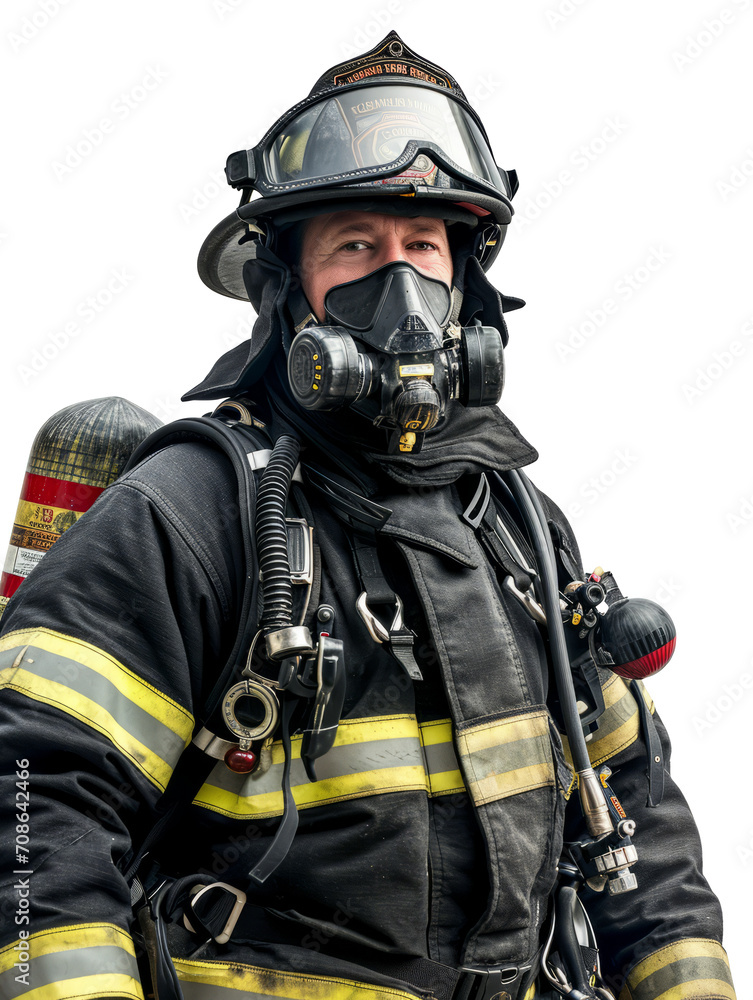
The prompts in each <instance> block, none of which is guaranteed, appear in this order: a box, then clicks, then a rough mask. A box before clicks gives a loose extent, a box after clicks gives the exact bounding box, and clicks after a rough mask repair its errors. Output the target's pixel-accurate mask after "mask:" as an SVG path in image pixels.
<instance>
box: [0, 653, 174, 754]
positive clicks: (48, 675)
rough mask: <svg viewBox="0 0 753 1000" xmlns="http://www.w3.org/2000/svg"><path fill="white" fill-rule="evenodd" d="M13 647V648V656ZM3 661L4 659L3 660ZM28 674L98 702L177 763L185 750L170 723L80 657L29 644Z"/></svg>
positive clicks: (137, 736) (145, 742)
mask: <svg viewBox="0 0 753 1000" xmlns="http://www.w3.org/2000/svg"><path fill="white" fill-rule="evenodd" d="M12 654H13V651H11V656H12ZM0 665H2V662H1V661H0ZM21 668H22V669H23V670H24V671H25V672H26V673H27V674H33V675H34V676H35V677H39V678H40V679H42V680H45V681H53V682H55V683H56V684H61V685H64V686H65V687H66V688H68V689H70V690H71V691H76V692H77V693H79V694H81V695H84V696H85V697H86V698H87V699H89V700H90V701H93V702H96V704H97V705H100V706H101V707H102V708H104V709H106V710H107V712H109V714H110V715H111V716H112V717H113V719H115V721H116V722H117V723H118V724H119V725H120V726H122V727H123V729H125V730H126V731H127V732H128V733H129V734H130V735H131V736H132V737H133V738H135V739H136V740H138V741H139V743H142V744H143V745H144V746H146V747H148V748H149V749H150V750H151V751H152V752H153V753H155V754H156V755H157V756H158V757H160V758H161V759H162V760H163V761H165V762H166V763H168V764H169V765H170V766H171V767H174V766H175V764H176V762H177V760H178V758H179V757H180V755H181V753H182V752H183V747H184V741H183V738H182V737H181V736H180V735H178V734H177V733H175V732H173V730H172V729H170V727H169V726H166V725H165V724H164V723H162V722H160V720H159V719H156V718H155V717H154V716H153V715H151V714H150V713H149V711H147V709H146V708H142V707H141V705H139V704H137V703H136V702H135V701H132V700H131V699H130V698H128V697H126V695H124V694H123V693H122V692H121V691H120V690H118V688H117V687H116V686H115V684H114V683H113V682H112V681H110V680H108V679H107V678H106V677H103V676H102V674H99V673H97V671H96V670H92V669H90V668H89V667H87V666H84V664H83V663H79V661H78V660H72V659H69V658H68V657H65V656H61V655H60V654H59V653H50V652H48V651H47V650H44V649H40V648H39V647H38V646H29V649H28V653H27V655H26V656H25V657H24V659H23V662H22V663H21Z"/></svg>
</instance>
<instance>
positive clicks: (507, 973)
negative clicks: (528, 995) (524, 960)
mask: <svg viewBox="0 0 753 1000" xmlns="http://www.w3.org/2000/svg"><path fill="white" fill-rule="evenodd" d="M530 970H531V963H530V962H529V963H528V964H527V965H497V966H492V967H491V968H474V967H473V966H469V965H464V966H463V967H462V968H461V969H460V973H461V975H460V979H458V982H457V986H456V987H455V992H454V993H453V1000H517V997H518V993H519V990H520V983H521V981H522V979H523V977H524V976H525V975H526V973H528V972H530Z"/></svg>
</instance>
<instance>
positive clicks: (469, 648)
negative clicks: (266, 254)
mask: <svg viewBox="0 0 753 1000" xmlns="http://www.w3.org/2000/svg"><path fill="white" fill-rule="evenodd" d="M262 447H264V445H263V443H262V444H260V448H262ZM267 447H268V446H267ZM306 457H307V460H312V455H311V454H309V455H307V456H306ZM313 460H317V456H316V454H315V453H314V454H313ZM510 464H514V462H511V463H510ZM304 480H305V471H304ZM476 482H478V472H477V473H475V478H473V477H471V476H470V474H467V475H466V476H464V477H460V478H459V479H458V480H457V481H455V482H449V483H445V484H443V485H427V486H426V487H425V488H423V487H417V486H415V485H412V486H408V485H400V484H399V483H397V482H395V481H394V480H389V481H388V480H386V479H385V480H384V481H383V482H382V486H381V490H380V492H379V493H378V495H376V496H375V497H374V499H376V500H378V502H379V503H380V504H383V505H384V506H386V507H387V508H389V509H390V510H391V511H392V514H391V516H390V518H389V519H388V521H387V523H386V525H385V526H384V528H383V530H382V532H381V534H380V539H379V556H380V561H381V565H382V569H383V571H384V574H385V577H386V578H387V580H388V582H389V585H390V587H391V588H393V589H394V591H395V592H396V593H398V594H399V595H400V596H401V597H402V599H403V601H404V604H405V608H406V611H405V614H406V619H407V621H408V624H409V625H410V626H411V628H412V629H413V630H414V631H415V633H416V636H417V638H416V641H415V644H414V651H415V655H416V659H417V661H418V663H419V665H420V668H421V671H422V674H423V680H422V681H420V682H418V681H416V682H414V681H413V680H411V679H410V678H409V677H408V676H407V674H406V672H405V670H404V669H403V667H402V666H401V665H400V663H399V662H398V661H397V660H396V659H395V658H394V657H393V656H391V655H390V652H389V650H388V649H387V648H386V647H385V646H384V645H383V644H379V643H377V642H375V641H374V639H373V638H372V637H371V636H370V634H369V632H368V631H367V628H366V626H365V624H364V622H363V621H362V619H361V618H360V617H359V615H358V614H356V613H355V611H354V608H355V603H356V600H357V598H358V596H359V592H360V590H361V581H360V579H359V576H358V573H357V572H356V567H355V563H354V559H353V555H352V552H351V547H350V544H349V540H348V537H347V531H346V529H345V527H344V525H343V524H342V523H341V521H340V520H339V519H338V518H337V517H336V516H335V513H334V512H333V510H332V509H331V507H330V506H329V505H328V504H327V502H326V501H325V500H324V499H322V498H321V497H320V496H319V495H318V494H317V493H315V492H313V491H311V490H309V489H307V488H306V486H305V484H304V485H303V486H302V487H299V486H297V487H296V489H302V490H303V494H304V496H305V497H306V500H307V502H308V504H309V505H310V507H311V514H312V515H313V524H314V531H315V539H316V543H317V545H318V547H319V550H320V553H321V566H322V571H321V579H320V586H321V594H320V597H319V603H327V604H329V605H331V606H332V607H333V608H334V610H335V619H334V626H333V635H335V636H336V637H337V638H339V639H341V640H342V641H343V643H344V650H345V662H346V672H347V693H346V698H345V705H344V710H343V716H342V722H341V724H340V727H339V730H338V734H337V739H336V742H335V745H334V746H333V748H332V749H331V750H330V751H329V752H328V753H327V754H326V755H325V756H324V757H322V758H321V759H320V760H319V761H318V762H317V768H316V780H315V781H311V780H310V779H309V777H308V776H307V774H306V773H305V771H304V768H303V766H302V764H301V760H300V736H295V737H294V738H293V742H292V756H293V761H292V769H291V786H292V790H293V794H294V797H295V801H296V804H297V808H298V813H299V829H298V833H297V835H296V837H295V839H294V841H293V844H292V848H291V849H290V851H289V853H288V855H287V857H286V858H285V860H284V861H283V862H282V864H281V865H280V866H279V868H278V869H277V870H276V871H275V872H274V874H273V875H272V876H271V877H270V878H269V879H268V880H267V881H266V882H265V883H264V885H263V886H252V885H250V884H249V880H248V877H247V872H248V870H249V868H250V867H252V866H253V864H254V863H255V862H256V861H258V859H259V858H260V857H261V856H262V854H263V853H264V850H265V849H266V847H267V845H268V844H269V843H270V839H271V837H272V836H273V835H274V832H275V830H276V829H277V827H278V825H279V822H280V817H281V814H282V810H283V798H282V792H281V782H282V778H281V774H282V768H283V758H284V755H283V751H282V747H281V744H280V742H279V740H277V739H275V741H274V742H273V743H271V745H269V746H267V747H265V749H264V753H263V755H262V756H263V760H262V766H260V767H259V768H258V769H257V770H256V771H254V772H252V773H250V774H246V775H244V774H237V773H234V772H232V771H230V770H229V769H228V768H227V767H226V766H225V764H224V763H223V761H222V760H218V761H216V763H214V764H213V766H212V767H211V768H210V769H209V773H208V777H207V778H206V780H205V781H204V783H203V785H202V786H201V787H200V788H199V789H198V790H197V791H196V792H195V798H194V801H193V803H192V805H191V806H190V809H189V810H188V811H187V813H186V814H185V815H184V816H183V817H182V818H181V821H180V823H179V824H178V825H177V826H176V827H175V828H173V829H170V830H169V831H168V833H167V836H166V838H165V839H164V840H163V842H162V844H161V846H160V848H159V849H158V852H157V853H158V855H159V861H160V864H161V866H162V869H163V870H164V871H165V872H166V873H167V874H169V875H172V876H181V875H187V874H192V873H202V874H203V875H204V876H206V877H207V879H210V878H214V879H219V880H221V881H223V882H227V883H229V884H232V885H235V886H238V887H240V888H243V889H245V890H246V891H247V893H248V896H249V901H250V902H251V903H253V904H254V906H253V908H251V907H249V912H250V915H249V916H247V917H243V918H242V919H241V920H240V921H239V924H238V928H237V932H236V933H235V934H234V935H233V937H232V938H231V940H230V941H229V942H227V943H224V944H216V943H214V942H210V943H209V944H208V945H206V944H205V945H203V946H201V947H200V945H201V941H200V940H199V939H197V937H196V936H195V935H193V934H191V933H190V932H189V931H188V930H187V929H185V927H183V925H182V923H181V921H180V920H176V922H175V923H173V924H172V925H171V928H170V941H171V947H172V950H173V954H174V956H175V968H176V970H177V974H178V977H179V979H180V981H181V984H182V988H183V992H184V995H185V996H186V997H187V998H188V1000H194V998H202V1000H204V998H211V1000H215V998H216V1000H234V998H235V997H237V996H239V995H241V994H243V995H245V996H250V997H275V998H294V1000H307V998H314V997H316V998H319V997H322V998H324V997H335V998H337V1000H341V998H353V1000H356V998H358V1000H374V998H380V1000H385V998H391V1000H395V998H402V997H406V998H407V997H413V996H416V995H424V996H431V995H432V992H431V984H430V983H426V984H424V985H423V986H421V985H418V984H416V983H415V982H412V981H411V980H410V978H408V979H406V978H405V977H404V976H403V975H402V974H401V973H400V969H401V963H403V964H404V963H405V962H408V961H409V960H412V959H415V958H419V959H429V960H431V961H434V962H436V963H441V964H443V965H448V966H454V967H457V966H459V965H461V964H471V965H480V966H484V965H495V964H500V963H511V964H512V963H525V962H526V961H530V960H531V958H532V957H533V956H534V955H535V953H536V951H537V949H538V947H539V945H540V941H541V937H542V933H543V927H544V924H545V920H546V917H547V911H548V902H549V896H550V892H551V889H552V886H553V884H554V879H555V866H556V864H557V861H558V859H559V857H560V854H561V851H562V844H563V838H564V839H567V840H572V839H577V838H578V837H579V836H583V835H584V830H583V825H582V818H581V815H580V809H579V806H578V804H577V796H574V795H572V794H571V792H572V771H571V768H570V765H569V760H570V758H569V751H568V748H567V743H566V741H565V742H564V745H563V740H562V738H561V734H560V733H559V732H558V727H557V725H556V723H555V721H554V719H553V716H552V714H551V712H550V710H549V708H548V704H549V703H550V702H551V691H550V680H549V676H550V675H549V666H548V663H547V652H546V648H545V643H544V640H543V638H542V634H541V631H540V628H539V626H538V625H536V623H535V622H534V621H533V620H532V619H531V618H530V617H529V616H528V615H527V613H526V612H525V610H524V609H523V608H522V607H521V605H520V604H519V603H518V602H517V601H516V600H515V599H514V598H513V597H511V596H510V595H509V593H508V592H507V591H506V590H505V589H504V588H503V587H502V586H501V583H500V574H499V572H498V568H497V567H495V566H494V565H493V564H492V562H491V561H490V559H489V557H488V555H487V553H486V551H485V550H484V548H483V547H482V546H481V545H480V543H479V538H478V536H477V533H476V532H475V531H474V529H473V528H472V527H471V526H470V525H469V524H467V523H465V522H464V521H463V520H462V518H461V516H460V515H461V513H462V512H463V509H464V507H465V505H466V503H467V500H466V499H465V498H466V496H467V495H468V489H469V488H470V487H469V484H470V486H473V484H474V483H476ZM547 510H548V513H549V515H550V516H551V518H552V519H553V520H554V521H555V522H556V523H557V524H558V525H559V531H560V536H561V541H562V544H563V545H564V546H566V547H567V549H568V551H569V553H570V557H571V558H572V559H573V560H574V561H575V562H576V563H577V561H578V558H579V557H578V554H577V548H576V546H575V542H574V540H573V538H572V536H571V533H570V529H569V527H568V525H567V524H566V523H565V521H564V518H563V517H562V515H561V513H560V512H559V511H558V510H557V509H556V508H555V507H554V505H551V504H550V505H548V507H547ZM240 524H241V519H240V517H239V507H238V492H237V484H236V477H235V474H234V472H233V470H232V468H231V466H230V464H229V462H228V460H227V458H226V457H225V456H224V455H223V454H222V453H221V452H219V451H218V450H217V449H215V448H213V447H211V446H210V445H208V444H203V443H190V442H187V443H182V444H174V445H171V446H169V447H167V448H165V449H163V450H161V451H159V452H157V453H156V454H154V455H153V456H151V457H149V458H148V459H146V460H145V461H144V462H143V463H142V464H141V465H140V466H138V467H137V468H136V469H135V470H133V471H132V472H130V473H128V474H127V475H126V476H125V477H123V478H121V479H120V480H119V481H118V482H117V483H115V484H114V485H113V486H111V487H109V488H108V489H107V490H106V491H105V492H104V494H103V495H102V496H101V497H100V498H99V499H98V500H97V502H96V503H95V505H94V507H93V508H92V509H91V510H90V511H89V512H88V513H87V514H86V515H85V516H84V517H83V518H82V519H80V521H79V522H78V523H77V524H75V525H74V526H73V527H72V528H71V529H70V530H69V531H68V532H67V533H66V534H65V535H64V536H63V537H62V538H61V540H60V541H59V542H57V543H56V545H55V546H54V547H53V548H52V550H51V551H50V552H49V553H48V554H47V555H46V556H45V557H44V560H43V561H42V563H41V565H40V566H39V567H37V568H36V569H35V570H34V572H33V574H32V575H31V577H30V578H29V579H28V580H27V581H25V582H24V584H23V585H22V586H21V588H20V590H19V591H18V593H17V595H16V596H15V597H14V598H13V600H12V601H11V603H10V605H9V607H8V610H7V612H6V614H5V616H4V618H3V622H2V626H3V628H2V639H1V640H0V679H1V680H2V688H3V691H2V697H1V699H0V727H1V728H0V731H1V732H2V740H0V753H2V755H3V758H4V760H3V769H2V774H3V776H4V777H3V798H2V801H3V803H5V804H6V807H4V809H3V821H2V822H3V830H2V834H1V835H0V850H1V851H2V858H3V860H2V888H1V889H0V908H1V911H2V914H3V919H2V939H1V940H0V946H2V950H0V961H1V963H2V964H0V995H1V996H3V997H6V996H7V997H16V996H24V995H25V994H26V993H27V992H29V993H30V995H31V996H33V998H34V1000H47V998H48V997H49V998H51V997H53V996H54V997H55V998H59V1000H68V998H71V1000H72V998H74V997H114V996H117V997H129V998H131V997H132V998H141V996H142V991H141V986H140V984H139V973H138V969H137V963H136V957H135V948H134V944H133V941H132V936H131V933H130V931H129V928H130V927H131V906H130V898H129V886H128V885H127V884H126V882H125V880H124V878H123V875H122V867H123V866H122V864H120V865H119V863H120V862H121V861H122V859H123V858H124V857H127V855H128V852H129V851H130V850H131V848H132V844H133V841H134V839H138V838H141V837H143V836H144V834H145V832H146V831H147V830H148V829H149V827H150V825H151V823H152V822H153V817H154V814H155V809H157V807H158V806H159V803H160V801H161V799H162V796H163V794H164V792H165V789H166V788H167V786H168V784H169V782H170V778H171V775H172V773H173V771H174V769H175V767H176V765H177V763H178V760H179V758H180V757H181V753H182V751H183V750H184V747H186V746H187V744H189V742H190V741H191V739H192V734H193V733H194V729H195V727H196V726H197V725H198V720H199V719H200V717H201V714H202V706H203V703H204V699H205V698H206V696H207V693H208V691H209V689H210V688H211V686H212V683H213V680H214V678H215V677H216V675H217V672H218V671H219V670H220V669H221V667H222V666H223V664H224V663H225V660H226V658H227V656H228V653H229V650H230V648H231V647H232V645H233V642H234V639H235V635H236V630H237V626H238V614H239V595H240V593H241V592H242V588H243V585H244V581H245V576H246V573H247V572H249V571H251V572H253V571H254V570H253V568H251V569H250V570H249V568H248V567H247V566H246V565H245V563H244V559H243V545H242V540H241V528H240ZM381 612H382V613H384V609H381ZM602 681H603V693H604V702H605V711H604V714H603V715H602V717H601V719H600V720H599V727H598V729H597V731H596V732H595V734H594V736H593V737H592V739H591V741H590V743H589V748H590V754H591V757H592V760H593V762H594V763H595V764H599V763H602V762H604V761H608V762H609V766H610V767H611V769H612V771H613V772H614V777H613V779H612V783H613V786H614V788H615V791H616V793H617V795H618V796H619V797H620V799H621V801H622V803H623V806H624V808H625V810H626V811H627V813H628V815H629V816H631V817H632V818H633V819H634V820H635V821H636V824H637V833H636V835H635V838H634V842H635V844H636V846H637V850H638V854H639V862H638V864H637V865H636V868H635V871H636V874H637V877H638V883H639V886H638V889H637V890H635V891H633V892H630V893H627V894H625V895H623V896H621V897H619V898H618V899H616V900H615V899H614V898H610V897H608V895H607V894H606V893H601V894H599V893H596V892H593V891H591V890H588V889H587V890H586V891H585V892H584V894H583V899H584V902H585V905H586V907H587V909H588V912H589V914H590V918H591V921H592V923H593V925H594V927H595V928H596V932H597V935H598V939H599V943H600V946H601V952H602V966H603V972H604V976H605V978H606V980H607V982H609V983H610V984H611V986H612V988H613V990H614V991H615V995H617V994H619V996H620V997H621V998H622V1000H658V998H659V997H664V996H666V995H671V996H680V995H682V996H687V997H704V998H724V1000H732V998H734V995H735V994H734V989H733V987H732V984H731V978H730V974H729V970H728V966H727V962H726V956H725V953H724V951H723V949H722V947H721V944H720V941H721V917H720V911H719V906H718V903H717V900H716V898H715V897H714V895H713V894H712V892H711V891H710V889H709V887H708V885H707V883H706V881H705V879H704V878H703V875H702V873H701V851H700V845H699V842H698V836H697V832H696V829H695V826H694V823H693V819H692V817H691V814H690V812H689V809H688V806H687V804H686V803H685V800H684V799H683V797H682V794H681V793H680V791H679V789H678V788H677V787H676V786H675V784H674V783H673V781H672V779H671V777H670V776H669V774H668V773H666V774H665V789H664V797H663V801H662V803H661V805H660V806H658V807H656V808H651V807H649V806H648V805H647V776H646V775H647V756H646V755H647V750H646V745H645V742H644V737H643V732H642V728H641V723H640V714H639V711H638V705H637V703H636V699H635V697H634V694H633V693H631V690H630V689H629V687H628V685H627V684H626V683H625V682H624V681H623V680H622V679H621V678H620V677H618V676H617V675H615V674H611V673H607V672H605V673H604V675H603V677H602ZM638 697H642V698H644V699H645V703H646V705H647V706H648V707H649V709H650V710H651V711H652V712H653V703H652V702H651V699H650V697H649V695H648V693H647V692H645V691H643V690H642V691H640V692H639V693H638ZM654 718H655V723H656V727H657V729H658V732H659V734H660V737H661V740H662V754H663V758H664V767H665V771H668V768H669V754H670V748H669V744H668V742H667V738H666V734H665V732H664V729H663V727H662V725H661V722H660V720H659V718H658V716H654ZM217 732H218V735H219V736H221V738H223V739H229V738H230V734H229V733H228V732H227V731H220V730H219V729H218V730H217ZM25 775H26V777H24V776H25ZM9 803H15V804H16V806H17V807H18V808H17V809H16V812H15V813H14V812H12V811H11V809H10V808H8V805H7V804H9ZM23 814H25V816H26V822H22V821H21V820H20V819H19V817H21V819H23ZM18 831H20V833H18V835H17V832H18ZM24 831H26V832H24ZM26 836H28V841H27V840H25V839H24V837H26ZM679 984H686V986H685V992H682V993H674V992H670V993H669V994H667V992H666V991H667V990H670V991H671V990H672V988H673V987H677V986H679ZM533 995H534V992H533V990H531V991H530V992H529V993H528V996H533Z"/></svg>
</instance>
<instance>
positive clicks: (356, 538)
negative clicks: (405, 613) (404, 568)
mask: <svg viewBox="0 0 753 1000" xmlns="http://www.w3.org/2000/svg"><path fill="white" fill-rule="evenodd" d="M349 537H350V547H351V549H352V550H353V556H354V558H355V562H356V568H357V570H358V576H359V578H360V580H361V589H362V590H365V591H366V593H367V594H368V599H369V604H388V605H389V606H390V607H391V608H393V607H394V606H395V591H394V590H393V589H392V588H391V587H390V585H389V584H388V583H387V581H386V580H385V578H384V573H383V572H382V567H381V566H380V564H379V554H378V552H377V548H376V538H374V539H373V540H372V539H368V540H367V539H366V537H365V536H364V535H361V534H355V532H352V533H350V536H349Z"/></svg>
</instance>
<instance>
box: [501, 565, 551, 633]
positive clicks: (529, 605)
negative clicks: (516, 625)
mask: <svg viewBox="0 0 753 1000" xmlns="http://www.w3.org/2000/svg"><path fill="white" fill-rule="evenodd" d="M503 583H504V587H505V589H506V590H509V591H510V593H511V594H513V595H514V596H515V597H517V599H518V600H519V601H520V603H521V604H522V605H523V607H524V608H525V609H526V611H527V612H528V614H529V615H530V616H531V618H533V620H534V621H537V622H538V623H539V624H540V625H546V615H545V614H544V609H543V608H542V607H541V605H540V604H539V603H538V602H537V601H535V600H534V599H533V597H532V596H531V595H530V594H529V593H528V594H524V593H523V591H522V590H518V588H517V587H516V586H515V581H514V580H513V578H512V577H511V576H506V577H505V579H504V581H503Z"/></svg>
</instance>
